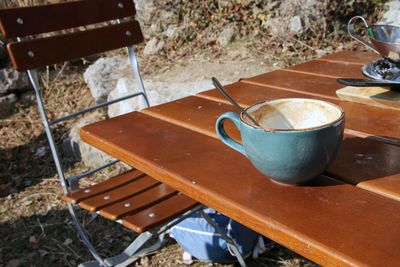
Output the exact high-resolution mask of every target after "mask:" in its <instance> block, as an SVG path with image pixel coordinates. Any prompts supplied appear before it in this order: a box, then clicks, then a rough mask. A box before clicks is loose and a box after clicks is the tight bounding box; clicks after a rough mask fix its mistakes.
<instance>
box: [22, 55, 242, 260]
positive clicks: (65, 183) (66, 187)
mask: <svg viewBox="0 0 400 267" xmlns="http://www.w3.org/2000/svg"><path fill="white" fill-rule="evenodd" d="M127 51H128V55H129V59H130V63H131V66H132V70H133V72H134V74H135V78H136V80H137V83H138V87H139V89H140V92H138V93H134V94H130V95H127V96H123V97H120V98H118V99H115V100H112V101H105V102H103V103H100V104H97V105H95V106H92V107H89V108H86V109H84V110H81V111H78V112H74V113H71V114H68V115H66V116H63V117H61V118H56V119H54V120H52V121H49V120H48V119H47V116H46V110H45V106H44V103H43V99H42V96H41V93H40V85H39V81H38V75H37V70H28V71H27V73H28V76H29V79H30V82H31V83H32V86H33V89H34V91H35V94H36V99H37V105H38V108H39V113H40V117H41V119H42V122H43V126H44V129H45V132H46V136H47V139H48V141H49V145H50V150H51V153H52V156H53V160H54V163H55V166H56V169H57V173H58V176H59V179H60V183H61V186H62V189H63V193H64V194H67V193H69V192H71V191H74V190H77V189H79V180H80V179H81V178H84V177H88V176H90V175H92V174H94V173H96V172H98V171H100V170H102V169H104V168H107V167H109V166H112V165H114V164H115V163H117V162H119V160H115V161H112V162H110V163H107V164H104V165H102V166H100V167H97V168H95V169H93V170H90V171H87V172H85V173H82V174H80V175H75V176H71V177H68V178H67V179H66V178H65V173H64V170H63V168H62V163H61V160H60V157H59V152H58V151H57V148H56V145H55V141H54V137H53V133H52V129H51V126H52V125H55V124H58V123H61V122H64V121H66V120H69V119H72V118H74V117H76V116H79V115H82V114H85V113H87V112H89V111H93V110H96V109H98V108H102V107H105V106H108V105H111V104H114V103H117V102H120V101H123V100H126V99H130V98H133V97H137V96H142V97H144V100H145V103H146V106H147V107H150V104H149V100H148V98H147V94H146V91H145V88H144V84H143V80H142V77H141V74H140V70H139V65H138V61H137V57H136V53H135V50H134V48H133V47H128V48H127ZM67 207H68V211H69V213H70V215H71V217H72V221H73V224H74V226H75V228H76V229H77V231H78V234H79V236H80V238H81V240H82V242H83V243H84V244H85V245H86V247H87V248H88V250H89V252H90V253H91V254H92V256H93V257H94V258H95V261H89V262H85V263H81V264H80V265H79V266H81V267H94V266H106V267H108V266H127V265H128V264H131V263H133V262H134V261H136V260H137V259H138V258H140V257H142V256H144V255H146V254H148V253H151V252H153V251H155V250H157V249H159V248H160V247H161V246H162V245H163V243H164V236H165V232H166V231H167V230H168V229H170V228H171V227H173V226H174V225H176V224H177V223H179V222H181V221H182V220H184V219H185V218H186V217H188V216H190V215H191V214H193V213H194V212H197V211H200V212H201V215H202V216H203V217H204V218H205V219H206V221H207V222H208V223H210V224H211V225H212V226H213V227H214V229H215V230H216V231H217V232H218V233H219V234H220V235H221V236H222V238H223V239H225V240H226V242H227V243H228V246H229V248H230V249H231V250H232V252H233V253H234V254H235V256H236V258H237V259H238V262H239V264H240V266H242V267H244V266H246V264H245V261H244V259H243V256H242V255H241V253H240V251H239V249H238V248H237V246H236V244H235V242H234V241H233V240H232V239H231V238H230V237H229V236H227V235H226V234H225V233H224V232H223V231H222V230H221V229H220V227H219V226H218V225H217V224H216V223H215V222H214V221H213V220H212V219H211V218H210V217H209V216H208V215H207V214H206V213H204V212H203V209H205V208H206V207H204V206H203V205H199V206H197V207H196V208H194V209H192V210H190V211H188V212H186V213H185V214H183V215H181V216H180V217H178V218H177V219H175V220H172V221H171V222H169V223H168V224H166V225H164V226H162V227H160V228H159V229H158V230H152V231H146V232H144V233H141V234H140V235H139V236H138V237H137V238H136V239H135V240H134V241H133V242H132V243H131V244H130V245H129V246H128V247H127V248H126V249H125V250H124V251H123V252H122V253H120V254H119V255H116V256H113V257H110V258H106V259H102V258H101V257H100V255H99V253H98V252H97V250H96V249H95V247H94V245H93V244H92V243H91V242H90V240H89V238H88V236H87V235H86V233H85V232H84V230H83V227H82V225H81V224H80V223H79V220H78V218H77V216H76V213H75V210H74V206H73V205H72V204H71V203H69V202H67ZM117 222H118V223H121V221H119V220H117ZM154 236H158V241H157V242H156V243H155V244H153V245H152V246H149V247H147V248H143V249H141V248H142V247H143V246H144V245H145V244H146V243H147V242H148V241H149V240H150V239H151V238H152V237H154Z"/></svg>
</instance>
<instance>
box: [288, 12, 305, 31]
mask: <svg viewBox="0 0 400 267" xmlns="http://www.w3.org/2000/svg"><path fill="white" fill-rule="evenodd" d="M288 28H289V30H290V32H292V33H294V34H301V33H302V32H303V25H302V23H301V18H300V16H299V15H297V16H294V17H291V18H290V20H289V25H288Z"/></svg>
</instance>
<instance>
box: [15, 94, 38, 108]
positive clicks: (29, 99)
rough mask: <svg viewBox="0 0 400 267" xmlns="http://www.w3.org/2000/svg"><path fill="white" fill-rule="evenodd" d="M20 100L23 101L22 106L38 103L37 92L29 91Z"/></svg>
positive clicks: (20, 96) (21, 95)
mask: <svg viewBox="0 0 400 267" xmlns="http://www.w3.org/2000/svg"><path fill="white" fill-rule="evenodd" d="M19 100H20V101H21V103H22V105H24V106H30V105H32V104H33V103H35V102H36V96H35V92H33V91H27V92H24V93H22V94H20V95H19Z"/></svg>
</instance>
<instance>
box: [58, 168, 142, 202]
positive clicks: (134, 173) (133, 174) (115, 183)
mask: <svg viewBox="0 0 400 267" xmlns="http://www.w3.org/2000/svg"><path fill="white" fill-rule="evenodd" d="M143 175H144V174H143V173H142V172H140V171H138V170H131V171H128V172H125V173H122V174H120V175H117V176H114V177H111V178H109V179H108V180H106V181H103V182H101V183H98V184H95V185H92V186H88V187H86V188H82V189H80V190H78V191H75V192H72V193H69V194H67V195H63V197H62V198H63V200H64V201H67V202H71V203H73V204H77V203H79V202H80V201H82V200H84V199H86V198H89V197H92V196H95V195H98V194H101V193H104V192H107V191H109V190H112V189H114V188H117V187H120V186H123V185H125V184H127V183H129V182H131V181H134V180H136V179H138V178H139V177H141V176H143Z"/></svg>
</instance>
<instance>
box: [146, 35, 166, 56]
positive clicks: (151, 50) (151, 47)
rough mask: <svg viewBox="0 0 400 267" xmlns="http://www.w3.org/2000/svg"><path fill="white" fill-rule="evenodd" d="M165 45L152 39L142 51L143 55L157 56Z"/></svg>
mask: <svg viewBox="0 0 400 267" xmlns="http://www.w3.org/2000/svg"><path fill="white" fill-rule="evenodd" d="M164 45H165V42H164V41H163V40H157V38H152V39H151V40H150V41H149V42H148V43H147V44H146V47H145V48H144V50H143V54H145V55H154V54H157V53H158V52H159V51H160V50H161V49H162V48H163V47H164Z"/></svg>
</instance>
